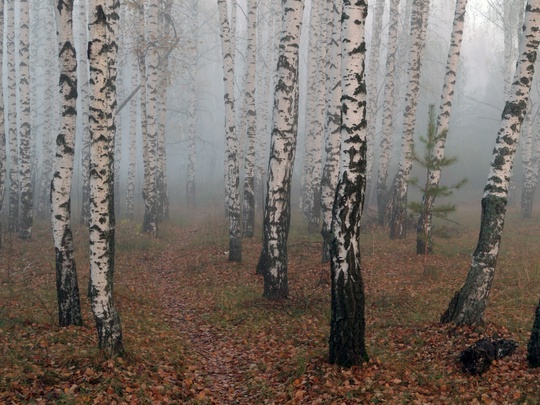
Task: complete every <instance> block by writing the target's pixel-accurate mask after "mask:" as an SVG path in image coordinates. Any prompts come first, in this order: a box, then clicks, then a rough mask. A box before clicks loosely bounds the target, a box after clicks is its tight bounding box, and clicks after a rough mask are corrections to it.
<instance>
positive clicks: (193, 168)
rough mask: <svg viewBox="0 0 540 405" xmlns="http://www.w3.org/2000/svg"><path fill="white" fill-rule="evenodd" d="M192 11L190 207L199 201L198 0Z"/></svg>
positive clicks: (193, 4) (188, 192)
mask: <svg viewBox="0 0 540 405" xmlns="http://www.w3.org/2000/svg"><path fill="white" fill-rule="evenodd" d="M190 11H191V13H192V14H191V18H190V24H191V26H190V27H191V28H190V30H191V35H190V37H189V46H188V50H189V55H190V63H189V74H188V81H189V82H188V93H189V104H188V117H187V122H188V124H187V136H188V165H187V176H186V201H187V205H188V207H195V204H196V202H197V190H196V179H197V142H196V138H197V107H198V97H197V77H198V76H197V70H198V59H199V56H198V49H199V46H198V45H199V44H198V42H199V35H198V29H199V4H198V0H195V1H192V2H191V3H190Z"/></svg>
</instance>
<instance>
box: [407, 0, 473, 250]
mask: <svg viewBox="0 0 540 405" xmlns="http://www.w3.org/2000/svg"><path fill="white" fill-rule="evenodd" d="M466 8H467V0H457V1H456V10H455V13H454V24H453V28H452V35H451V37H450V49H449V51H448V59H447V61H446V75H445V77H444V85H443V89H442V94H441V105H440V107H439V116H438V119H437V127H436V133H435V136H436V139H437V142H436V144H435V148H434V152H435V153H434V157H435V159H436V161H435V166H434V168H433V169H432V168H428V184H427V186H428V188H429V189H432V190H434V189H437V187H439V183H440V181H441V164H440V162H442V161H443V159H444V147H445V144H446V136H447V134H448V126H449V124H450V114H451V112H452V100H453V98H454V89H455V87H456V74H457V71H458V63H459V55H460V52H461V41H462V39H463V26H464V24H465V11H466ZM437 162H438V163H437ZM435 197H436V196H435V195H434V193H428V194H424V196H423V197H422V211H421V214H420V218H419V219H418V225H417V227H416V253H417V254H419V255H423V254H426V253H431V252H432V250H433V241H432V237H431V233H432V232H431V228H432V216H433V204H434V203H435Z"/></svg>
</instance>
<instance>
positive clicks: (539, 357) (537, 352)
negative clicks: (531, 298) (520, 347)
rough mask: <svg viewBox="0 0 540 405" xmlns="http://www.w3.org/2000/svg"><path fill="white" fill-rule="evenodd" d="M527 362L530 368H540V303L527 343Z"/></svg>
mask: <svg viewBox="0 0 540 405" xmlns="http://www.w3.org/2000/svg"><path fill="white" fill-rule="evenodd" d="M527 362H528V363H529V367H535V368H536V367H540V302H539V303H538V305H537V306H536V310H535V312H534V323H533V327H532V330H531V336H530V338H529V342H528V343H527Z"/></svg>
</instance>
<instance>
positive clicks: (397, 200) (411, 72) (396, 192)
mask: <svg viewBox="0 0 540 405" xmlns="http://www.w3.org/2000/svg"><path fill="white" fill-rule="evenodd" d="M428 18H429V0H415V1H413V8H412V14H411V37H412V38H413V44H412V47H411V53H410V56H409V58H410V59H409V66H408V69H407V76H408V78H407V93H406V95H405V114H404V117H403V120H404V122H403V138H402V144H401V157H400V161H399V170H398V173H397V175H396V178H395V179H394V184H393V185H392V210H391V213H392V216H391V219H390V239H404V238H405V236H406V235H407V224H406V222H407V192H408V190H409V179H410V177H411V169H412V163H413V159H412V152H413V146H414V130H415V125H416V110H417V106H418V94H419V93H420V73H421V69H422V59H423V56H424V50H425V45H426V32H427V24H428Z"/></svg>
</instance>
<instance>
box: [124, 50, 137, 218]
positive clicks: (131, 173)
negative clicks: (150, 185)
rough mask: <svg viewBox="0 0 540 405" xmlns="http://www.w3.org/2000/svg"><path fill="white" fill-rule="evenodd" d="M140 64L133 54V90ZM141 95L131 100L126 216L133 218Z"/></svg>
mask: <svg viewBox="0 0 540 405" xmlns="http://www.w3.org/2000/svg"><path fill="white" fill-rule="evenodd" d="M138 71H139V65H138V63H137V57H136V55H134V54H132V55H131V90H133V89H135V88H136V87H137V85H138V83H139V81H138V79H139V76H138ZM138 103H140V99H139V97H132V98H131V100H130V101H129V163H128V173H127V184H126V218H127V219H130V220H132V219H133V218H134V216H135V170H136V168H137V105H138Z"/></svg>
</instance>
